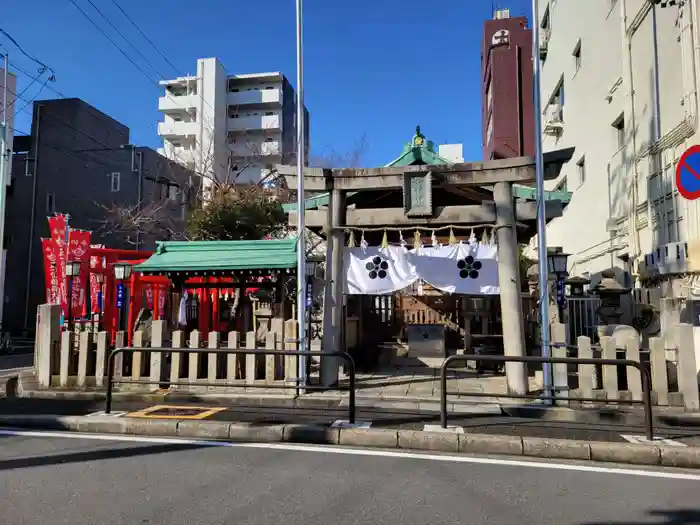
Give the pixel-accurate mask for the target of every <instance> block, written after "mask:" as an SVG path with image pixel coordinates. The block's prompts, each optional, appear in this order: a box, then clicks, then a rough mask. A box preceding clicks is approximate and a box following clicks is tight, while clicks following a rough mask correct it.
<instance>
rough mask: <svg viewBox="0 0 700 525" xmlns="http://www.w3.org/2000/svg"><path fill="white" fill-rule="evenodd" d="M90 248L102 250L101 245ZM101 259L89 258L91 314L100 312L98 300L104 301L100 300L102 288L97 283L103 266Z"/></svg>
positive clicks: (98, 257)
mask: <svg viewBox="0 0 700 525" xmlns="http://www.w3.org/2000/svg"><path fill="white" fill-rule="evenodd" d="M90 247H91V248H102V247H103V245H101V244H93V245H92V246H90ZM102 263H103V261H102V257H100V256H99V255H91V256H90V311H91V312H92V313H93V314H96V313H99V312H100V300H101V301H104V297H101V298H100V293H101V292H102V289H101V288H102V286H101V285H100V283H99V282H98V281H97V274H98V273H101V272H102V270H103V268H104V265H103V264H102Z"/></svg>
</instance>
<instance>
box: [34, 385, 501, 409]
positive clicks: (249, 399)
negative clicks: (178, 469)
mask: <svg viewBox="0 0 700 525" xmlns="http://www.w3.org/2000/svg"><path fill="white" fill-rule="evenodd" d="M21 396H22V397H26V398H32V399H52V400H66V401H76V400H82V401H104V399H105V393H104V392H102V391H78V390H56V389H54V390H24V391H22V393H21ZM113 399H114V401H115V402H120V401H122V402H156V403H178V402H187V403H200V404H206V405H222V406H264V407H269V408H300V409H303V408H308V409H314V408H315V409H337V410H343V409H347V407H348V398H347V396H337V395H329V396H323V397H321V396H309V397H306V396H305V397H299V398H297V397H293V396H291V395H290V396H280V395H276V394H230V395H218V394H199V395H197V394H185V393H179V392H171V393H165V394H161V393H137V392H115V393H114V395H113ZM355 406H356V407H358V408H365V409H382V410H392V409H394V410H416V411H429V412H439V411H440V403H438V402H437V401H434V400H425V399H422V398H415V399H412V398H403V399H402V400H401V401H395V400H386V399H382V398H374V397H360V396H358V397H357V399H356V402H355ZM447 409H448V411H449V412H450V413H452V414H457V413H458V414H492V415H501V414H502V411H501V407H500V405H498V404H492V403H474V402H471V403H459V402H452V401H450V402H449V403H448V404H447Z"/></svg>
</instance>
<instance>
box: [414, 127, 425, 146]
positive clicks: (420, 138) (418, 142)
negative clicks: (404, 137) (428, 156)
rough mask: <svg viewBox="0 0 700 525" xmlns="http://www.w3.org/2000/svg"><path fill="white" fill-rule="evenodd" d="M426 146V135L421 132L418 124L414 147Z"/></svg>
mask: <svg viewBox="0 0 700 525" xmlns="http://www.w3.org/2000/svg"><path fill="white" fill-rule="evenodd" d="M423 146H425V135H423V134H422V133H421V132H420V126H416V134H415V135H414V136H413V147H414V148H422V147H423Z"/></svg>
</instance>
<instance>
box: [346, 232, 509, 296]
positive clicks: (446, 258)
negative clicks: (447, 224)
mask: <svg viewBox="0 0 700 525" xmlns="http://www.w3.org/2000/svg"><path fill="white" fill-rule="evenodd" d="M344 258H345V260H344V268H345V293H347V294H352V295H358V294H367V295H382V294H389V293H393V292H397V291H399V290H402V289H403V288H406V287H407V286H410V285H411V284H413V283H414V282H415V281H416V280H418V279H423V280H424V281H425V282H427V283H428V284H430V285H432V286H434V287H435V288H437V289H439V290H442V291H443V292H447V293H458V294H468V295H497V294H499V293H500V286H499V283H498V249H497V247H496V245H495V244H481V243H475V242H473V243H459V244H454V245H448V246H435V247H433V246H425V247H421V248H418V249H415V250H407V249H406V248H403V247H397V246H389V247H387V248H377V247H360V248H346V249H345V257H344Z"/></svg>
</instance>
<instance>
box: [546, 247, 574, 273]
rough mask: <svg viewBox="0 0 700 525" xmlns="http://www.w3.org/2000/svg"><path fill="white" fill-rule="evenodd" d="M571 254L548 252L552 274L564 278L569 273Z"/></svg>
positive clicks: (548, 264)
mask: <svg viewBox="0 0 700 525" xmlns="http://www.w3.org/2000/svg"><path fill="white" fill-rule="evenodd" d="M568 261H569V254H568V253H563V252H550V253H548V254H547V268H548V269H549V273H550V274H554V275H556V276H557V279H563V278H564V277H566V276H567V275H568V273H569V272H568V270H567V264H568Z"/></svg>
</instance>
